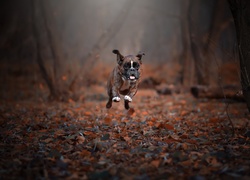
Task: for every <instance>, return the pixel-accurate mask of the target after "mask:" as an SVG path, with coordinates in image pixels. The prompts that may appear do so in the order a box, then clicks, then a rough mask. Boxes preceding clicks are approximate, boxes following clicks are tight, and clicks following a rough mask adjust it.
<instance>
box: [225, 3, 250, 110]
mask: <svg viewBox="0 0 250 180" xmlns="http://www.w3.org/2000/svg"><path fill="white" fill-rule="evenodd" d="M228 2H229V5H230V8H231V12H232V15H233V18H234V23H235V28H236V35H237V40H238V50H239V58H240V69H241V85H242V91H243V94H244V97H245V100H246V102H247V106H248V110H249V111H250V53H249V52H250V33H249V32H250V1H249V0H228Z"/></svg>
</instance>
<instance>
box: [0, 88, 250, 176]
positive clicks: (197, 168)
mask: <svg viewBox="0 0 250 180" xmlns="http://www.w3.org/2000/svg"><path fill="white" fill-rule="evenodd" d="M85 92H86V93H85V94H84V95H83V97H82V99H83V100H82V102H74V101H70V102H68V103H58V102H57V103H55V102H54V103H44V102H43V103H37V102H30V101H25V102H12V103H7V102H6V103H2V104H1V105H0V114H1V116H0V117H1V130H0V132H1V134H0V139H1V143H0V147H1V148H0V158H1V162H0V166H1V171H0V176H1V177H2V178H14V179H15V178H20V177H23V178H25V179H34V178H49V179H52V178H67V179H79V178H83V179H111V178H118V179H119V178H127V177H129V178H134V179H161V178H163V179H166V178H170V177H172V178H175V179H177V178H186V177H187V178H191V177H195V178H199V179H200V178H203V177H204V178H208V179H214V178H236V177H241V178H246V179H247V178H250V173H249V172H250V168H249V167H250V140H249V137H250V131H249V129H250V125H249V119H250V118H249V113H248V112H247V108H246V105H245V104H244V103H237V102H235V103H230V105H229V107H228V109H227V112H228V115H229V116H230V118H231V120H232V122H233V123H234V126H235V136H234V137H232V127H231V125H230V121H229V119H228V115H227V113H226V104H225V103H224V102H222V101H221V100H220V101H219V100H209V99H203V100H198V99H194V98H193V97H192V96H191V95H189V94H176V95H172V96H161V95H157V93H156V92H155V91H153V90H141V89H140V90H139V91H138V94H137V95H136V96H135V98H134V99H133V102H132V103H131V107H132V108H131V110H129V111H125V110H124V108H123V103H122V102H120V103H114V104H113V107H112V108H111V109H110V110H106V109H105V104H106V95H105V94H104V92H105V90H104V88H103V87H98V86H95V87H89V88H88V90H86V91H85Z"/></svg>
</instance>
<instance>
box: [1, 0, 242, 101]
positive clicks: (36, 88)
mask: <svg viewBox="0 0 250 180" xmlns="http://www.w3.org/2000/svg"><path fill="white" fill-rule="evenodd" d="M0 8H1V16H0V24H1V31H0V68H1V71H0V73H1V75H0V81H1V82H0V83H1V89H0V90H1V94H0V98H1V99H3V100H22V99H34V100H39V99H40V100H46V99H47V98H48V97H49V99H61V100H66V101H67V99H68V98H72V99H75V100H79V98H80V96H81V94H82V93H83V92H82V91H81V87H84V86H85V87H86V86H89V85H94V84H98V85H102V86H105V84H106V80H107V77H108V74H109V72H110V71H111V69H112V68H113V67H114V66H115V64H116V60H115V55H114V54H112V50H113V49H119V50H120V51H121V52H122V53H123V54H125V55H126V54H136V53H137V52H138V51H144V52H145V53H146V56H145V57H144V59H143V63H144V72H143V79H142V82H143V83H142V84H141V87H152V86H153V87H154V86H155V85H159V84H167V85H174V86H178V87H179V86H181V87H182V88H181V90H184V89H185V87H188V88H189V87H191V86H196V85H205V86H209V87H214V88H215V89H216V88H217V87H227V86H230V87H233V89H234V92H235V93H237V91H239V90H241V87H240V70H239V58H238V54H239V53H238V50H237V49H238V48H237V43H236V33H235V27H234V22H233V17H232V14H231V11H230V8H229V4H228V2H227V1H226V0H220V1H216V0H192V1H188V0H178V1H175V0H167V1H165V0H157V1H149V0H136V1H131V0H127V1H122V0H120V1H114V0H102V1H97V0H96V1H91V0H84V1H80V0H75V1H68V0H60V1H57V0H53V1H37V0H35V1H33V0H30V1H28V0H26V1H13V0H10V1H1V5H0ZM216 91H217V90H216ZM104 94H105V92H104ZM217 94H218V93H217ZM219 94H220V92H219Z"/></svg>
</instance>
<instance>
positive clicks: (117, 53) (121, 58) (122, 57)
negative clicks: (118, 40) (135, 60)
mask: <svg viewBox="0 0 250 180" xmlns="http://www.w3.org/2000/svg"><path fill="white" fill-rule="evenodd" d="M112 52H113V53H114V54H116V55H117V63H118V64H119V65H122V62H123V59H124V56H123V55H121V53H120V52H119V51H118V50H117V49H114V50H113V51H112Z"/></svg>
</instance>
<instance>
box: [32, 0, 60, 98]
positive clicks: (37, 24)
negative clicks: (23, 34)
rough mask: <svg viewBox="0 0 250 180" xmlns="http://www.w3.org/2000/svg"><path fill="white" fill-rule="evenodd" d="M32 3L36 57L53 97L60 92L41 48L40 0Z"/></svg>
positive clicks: (34, 0) (33, 0)
mask: <svg viewBox="0 0 250 180" xmlns="http://www.w3.org/2000/svg"><path fill="white" fill-rule="evenodd" d="M31 4H32V9H31V11H32V30H33V33H34V40H35V46H36V48H35V49H36V58H37V63H38V66H39V69H40V71H41V74H42V77H43V78H44V80H45V82H46V83H47V85H48V88H49V91H50V96H52V97H58V92H57V90H56V88H55V85H54V83H53V80H52V79H51V77H50V75H49V73H48V71H47V69H46V67H45V64H44V61H43V57H42V52H41V48H42V43H41V39H42V37H41V33H40V26H41V24H40V23H41V21H40V17H41V14H40V13H39V8H38V7H39V5H38V0H31Z"/></svg>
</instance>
